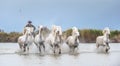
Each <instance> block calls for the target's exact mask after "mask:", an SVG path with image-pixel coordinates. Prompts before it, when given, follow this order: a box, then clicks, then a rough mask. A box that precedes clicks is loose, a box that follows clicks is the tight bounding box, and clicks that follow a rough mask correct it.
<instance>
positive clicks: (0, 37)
mask: <svg viewBox="0 0 120 66" xmlns="http://www.w3.org/2000/svg"><path fill="white" fill-rule="evenodd" d="M20 35H22V34H21V33H18V32H10V33H5V32H0V42H17V39H18V37H19V36H20Z"/></svg>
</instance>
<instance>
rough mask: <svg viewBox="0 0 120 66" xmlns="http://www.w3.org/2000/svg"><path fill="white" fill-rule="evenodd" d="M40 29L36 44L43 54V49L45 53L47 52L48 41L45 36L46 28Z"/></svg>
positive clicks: (41, 27)
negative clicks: (46, 43) (46, 44)
mask: <svg viewBox="0 0 120 66" xmlns="http://www.w3.org/2000/svg"><path fill="white" fill-rule="evenodd" d="M38 29H39V33H38V34H37V35H36V36H35V42H34V43H35V44H36V46H37V47H38V48H39V51H40V53H41V51H42V48H43V49H44V52H45V44H44V42H45V39H46V36H44V31H45V27H44V26H42V25H40V26H39V27H38Z"/></svg>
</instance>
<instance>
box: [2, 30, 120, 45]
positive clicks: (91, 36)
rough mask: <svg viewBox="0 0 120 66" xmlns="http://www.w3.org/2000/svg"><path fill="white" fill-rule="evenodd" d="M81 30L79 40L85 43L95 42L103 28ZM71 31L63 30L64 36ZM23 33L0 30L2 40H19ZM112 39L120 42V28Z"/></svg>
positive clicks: (114, 32)
mask: <svg viewBox="0 0 120 66" xmlns="http://www.w3.org/2000/svg"><path fill="white" fill-rule="evenodd" d="M79 32H80V36H79V40H80V42H84V43H86V42H87V43H92V42H95V41H96V37H97V36H100V35H102V30H96V29H83V30H79ZM71 33H72V29H68V30H66V31H63V37H64V38H65V39H66V38H67V37H68V36H70V35H71ZM21 35H22V33H19V32H10V33H6V32H4V31H2V32H0V42H17V39H18V37H19V36H21ZM110 41H111V42H115V43H117V42H120V31H118V30H114V31H111V35H110Z"/></svg>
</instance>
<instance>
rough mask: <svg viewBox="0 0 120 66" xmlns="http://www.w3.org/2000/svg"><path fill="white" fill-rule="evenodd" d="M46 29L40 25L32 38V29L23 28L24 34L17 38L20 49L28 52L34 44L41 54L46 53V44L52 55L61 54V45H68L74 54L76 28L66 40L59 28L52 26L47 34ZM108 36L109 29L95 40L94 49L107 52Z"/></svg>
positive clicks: (76, 45) (73, 28) (76, 36)
mask: <svg viewBox="0 0 120 66" xmlns="http://www.w3.org/2000/svg"><path fill="white" fill-rule="evenodd" d="M46 29H48V28H46V27H45V26H42V25H40V26H39V27H38V31H39V32H38V34H37V35H35V36H34V29H33V28H32V27H25V28H24V30H25V32H24V34H23V35H22V36H20V37H19V38H18V44H19V47H20V49H21V50H22V51H23V52H26V51H29V47H30V45H32V44H35V45H36V46H37V48H38V49H39V52H40V53H42V52H45V51H46V44H48V45H49V46H50V47H51V50H52V51H53V53H54V54H55V53H57V54H61V45H62V44H63V43H65V44H67V45H68V47H69V48H70V52H71V53H73V52H75V49H78V46H79V43H80V41H79V35H80V33H79V31H78V29H77V28H76V27H72V34H71V35H70V36H68V37H67V39H63V36H62V34H63V33H62V28H61V26H56V25H53V26H52V28H51V30H50V31H49V32H47V31H46ZM109 35H110V29H109V28H108V27H107V28H105V29H104V30H103V36H98V37H97V38H96V47H97V48H99V46H103V47H104V48H105V52H108V50H109V49H110V47H109Z"/></svg>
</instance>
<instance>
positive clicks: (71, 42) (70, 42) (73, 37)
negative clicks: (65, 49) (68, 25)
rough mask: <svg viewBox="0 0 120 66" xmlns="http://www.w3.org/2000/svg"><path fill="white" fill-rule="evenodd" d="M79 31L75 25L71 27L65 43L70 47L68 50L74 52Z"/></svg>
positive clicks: (77, 42)
mask: <svg viewBox="0 0 120 66" xmlns="http://www.w3.org/2000/svg"><path fill="white" fill-rule="evenodd" d="M78 37H79V32H78V29H77V28H76V27H73V28H72V35H71V36H69V37H68V38H67V40H66V44H67V45H68V46H69V48H70V52H72V53H73V52H74V50H75V48H78V44H79V40H78Z"/></svg>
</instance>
